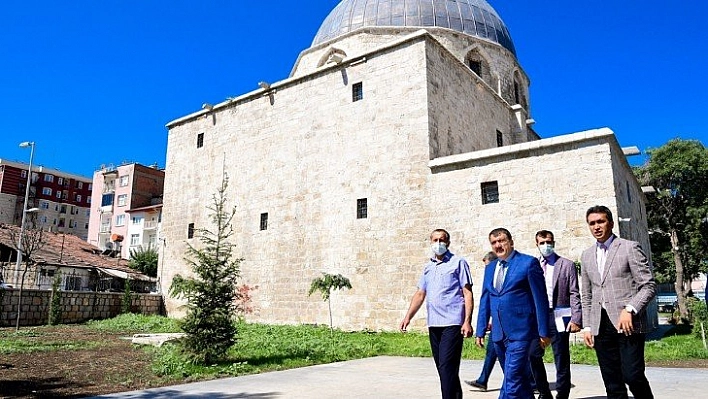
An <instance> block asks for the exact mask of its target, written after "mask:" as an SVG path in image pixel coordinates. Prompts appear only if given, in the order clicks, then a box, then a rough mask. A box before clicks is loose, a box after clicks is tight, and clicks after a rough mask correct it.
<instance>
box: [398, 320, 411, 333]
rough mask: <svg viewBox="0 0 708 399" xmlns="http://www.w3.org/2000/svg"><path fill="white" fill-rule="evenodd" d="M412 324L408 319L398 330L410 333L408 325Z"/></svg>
mask: <svg viewBox="0 0 708 399" xmlns="http://www.w3.org/2000/svg"><path fill="white" fill-rule="evenodd" d="M410 323H411V319H409V318H408V317H406V318H404V319H403V321H401V324H400V325H399V326H398V329H399V330H400V331H401V332H403V333H404V332H406V331H408V325H409V324H410Z"/></svg>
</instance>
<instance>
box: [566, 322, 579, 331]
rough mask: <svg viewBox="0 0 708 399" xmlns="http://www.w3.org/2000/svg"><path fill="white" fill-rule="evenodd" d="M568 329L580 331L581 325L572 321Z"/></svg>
mask: <svg viewBox="0 0 708 399" xmlns="http://www.w3.org/2000/svg"><path fill="white" fill-rule="evenodd" d="M566 331H568V332H570V333H576V332H578V331H580V326H579V325H577V324H575V323H573V322H572V321H571V322H570V323H568V328H566Z"/></svg>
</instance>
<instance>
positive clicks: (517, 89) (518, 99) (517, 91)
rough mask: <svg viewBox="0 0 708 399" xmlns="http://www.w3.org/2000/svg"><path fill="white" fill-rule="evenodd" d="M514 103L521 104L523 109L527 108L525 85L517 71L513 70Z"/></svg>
mask: <svg viewBox="0 0 708 399" xmlns="http://www.w3.org/2000/svg"><path fill="white" fill-rule="evenodd" d="M514 103H515V104H519V105H521V106H522V107H523V108H524V109H525V110H528V101H527V100H526V85H525V84H524V80H523V79H522V78H521V74H520V73H519V71H518V70H517V71H514Z"/></svg>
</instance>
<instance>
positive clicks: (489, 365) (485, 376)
mask: <svg viewBox="0 0 708 399" xmlns="http://www.w3.org/2000/svg"><path fill="white" fill-rule="evenodd" d="M496 362H497V351H495V350H494V343H493V342H491V340H490V341H489V342H487V351H486V352H485V353H484V365H483V366H482V372H481V373H479V378H477V382H479V383H480V384H482V385H487V383H488V382H489V375H490V374H492V370H493V369H494V363H496Z"/></svg>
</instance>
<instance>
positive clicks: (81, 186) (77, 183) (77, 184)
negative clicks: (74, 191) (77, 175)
mask: <svg viewBox="0 0 708 399" xmlns="http://www.w3.org/2000/svg"><path fill="white" fill-rule="evenodd" d="M76 188H78V189H79V190H81V189H82V188H84V182H82V181H77V182H76Z"/></svg>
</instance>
